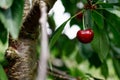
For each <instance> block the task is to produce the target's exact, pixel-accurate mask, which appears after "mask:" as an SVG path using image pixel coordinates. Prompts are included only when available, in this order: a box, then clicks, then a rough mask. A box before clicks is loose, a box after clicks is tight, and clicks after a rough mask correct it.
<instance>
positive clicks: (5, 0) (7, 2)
mask: <svg viewBox="0 0 120 80" xmlns="http://www.w3.org/2000/svg"><path fill="white" fill-rule="evenodd" d="M13 1H14V0H0V8H2V9H8V8H9V7H10V6H11V5H12V3H13Z"/></svg>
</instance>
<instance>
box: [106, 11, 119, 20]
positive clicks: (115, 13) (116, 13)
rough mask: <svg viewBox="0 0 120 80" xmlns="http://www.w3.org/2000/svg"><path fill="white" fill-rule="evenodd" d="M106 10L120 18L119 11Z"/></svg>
mask: <svg viewBox="0 0 120 80" xmlns="http://www.w3.org/2000/svg"><path fill="white" fill-rule="evenodd" d="M106 10H107V11H108V12H110V13H112V14H114V15H116V16H117V17H119V18H120V11H119V10H116V9H106Z"/></svg>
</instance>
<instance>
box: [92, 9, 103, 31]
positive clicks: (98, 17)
mask: <svg viewBox="0 0 120 80" xmlns="http://www.w3.org/2000/svg"><path fill="white" fill-rule="evenodd" d="M92 18H93V20H94V22H95V23H96V24H97V25H98V27H99V28H100V29H103V27H104V20H103V16H102V15H101V14H100V13H99V12H97V11H95V10H93V11H92Z"/></svg>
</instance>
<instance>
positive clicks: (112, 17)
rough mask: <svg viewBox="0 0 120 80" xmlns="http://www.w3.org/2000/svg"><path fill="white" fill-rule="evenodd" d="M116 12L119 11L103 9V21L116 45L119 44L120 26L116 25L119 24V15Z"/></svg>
mask: <svg viewBox="0 0 120 80" xmlns="http://www.w3.org/2000/svg"><path fill="white" fill-rule="evenodd" d="M113 11H114V10H113ZM118 13H119V11H115V12H112V13H111V11H108V10H104V17H105V21H106V23H107V25H108V27H109V28H110V31H111V32H112V35H113V38H112V39H113V40H114V43H115V44H116V45H118V46H120V27H119V26H118V25H120V17H119V14H118Z"/></svg>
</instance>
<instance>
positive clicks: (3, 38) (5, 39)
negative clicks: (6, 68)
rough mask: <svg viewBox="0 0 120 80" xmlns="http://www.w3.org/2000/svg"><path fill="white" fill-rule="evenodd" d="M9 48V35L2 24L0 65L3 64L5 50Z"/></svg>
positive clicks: (0, 28)
mask: <svg viewBox="0 0 120 80" xmlns="http://www.w3.org/2000/svg"><path fill="white" fill-rule="evenodd" d="M7 47H8V33H7V31H6V29H5V28H4V27H3V24H2V23H1V22H0V63H2V62H3V61H4V60H5V59H4V54H5V50H6V49H7Z"/></svg>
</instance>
